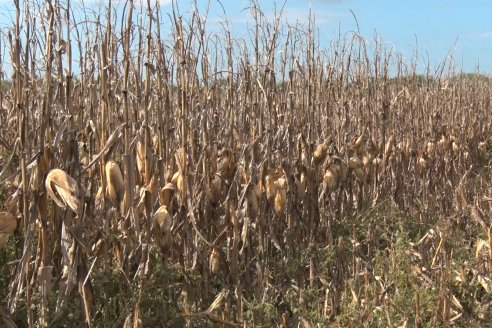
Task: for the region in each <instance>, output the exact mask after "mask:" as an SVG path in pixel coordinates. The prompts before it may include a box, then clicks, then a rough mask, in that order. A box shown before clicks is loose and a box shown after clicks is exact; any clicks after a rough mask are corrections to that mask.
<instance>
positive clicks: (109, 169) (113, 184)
mask: <svg viewBox="0 0 492 328" xmlns="http://www.w3.org/2000/svg"><path fill="white" fill-rule="evenodd" d="M106 181H107V184H106V194H107V195H108V197H109V198H110V199H111V201H112V202H113V204H114V206H115V207H117V206H118V205H119V204H120V203H121V201H122V200H123V196H124V194H125V183H124V181H123V175H122V174H121V170H120V167H119V165H118V164H117V163H116V162H115V161H108V162H107V163H106Z"/></svg>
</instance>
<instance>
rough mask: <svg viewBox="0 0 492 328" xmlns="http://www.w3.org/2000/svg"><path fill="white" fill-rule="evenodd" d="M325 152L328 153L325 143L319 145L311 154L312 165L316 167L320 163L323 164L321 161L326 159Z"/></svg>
mask: <svg viewBox="0 0 492 328" xmlns="http://www.w3.org/2000/svg"><path fill="white" fill-rule="evenodd" d="M327 152H328V145H327V144H326V142H323V143H321V144H319V145H318V146H317V147H316V150H315V151H314V153H313V160H314V164H315V165H318V164H320V163H323V161H324V160H325V158H326V154H327Z"/></svg>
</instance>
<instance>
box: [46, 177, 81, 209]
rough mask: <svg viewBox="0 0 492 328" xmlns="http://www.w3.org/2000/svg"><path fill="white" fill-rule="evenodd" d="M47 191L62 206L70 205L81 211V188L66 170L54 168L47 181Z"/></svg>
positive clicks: (71, 207)
mask: <svg viewBox="0 0 492 328" xmlns="http://www.w3.org/2000/svg"><path fill="white" fill-rule="evenodd" d="M45 186H46V191H47V192H48V195H49V196H50V197H51V199H53V201H54V202H55V203H56V205H58V206H59V207H61V208H66V207H67V206H68V207H70V209H71V210H72V211H74V212H75V213H79V212H80V201H79V188H78V186H77V183H76V182H75V180H74V179H73V178H72V177H71V176H69V175H68V174H67V173H66V172H65V171H63V170H60V169H53V170H51V171H50V173H48V176H47V177H46V181H45Z"/></svg>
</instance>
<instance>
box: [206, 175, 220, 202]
mask: <svg viewBox="0 0 492 328" xmlns="http://www.w3.org/2000/svg"><path fill="white" fill-rule="evenodd" d="M209 199H210V202H211V203H212V204H218V203H219V201H220V200H221V199H222V179H221V178H220V176H218V175H217V174H216V175H215V176H214V177H213V178H212V181H210V194H209Z"/></svg>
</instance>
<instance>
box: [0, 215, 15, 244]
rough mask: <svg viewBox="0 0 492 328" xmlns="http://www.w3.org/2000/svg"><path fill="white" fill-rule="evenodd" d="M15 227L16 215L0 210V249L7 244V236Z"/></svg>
mask: <svg viewBox="0 0 492 328" xmlns="http://www.w3.org/2000/svg"><path fill="white" fill-rule="evenodd" d="M16 228H17V219H16V217H15V216H14V215H13V214H12V213H9V212H0V249H2V248H4V247H5V245H6V244H7V241H8V238H9V236H10V235H11V234H12V233H13V232H14V231H15V229H16Z"/></svg>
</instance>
